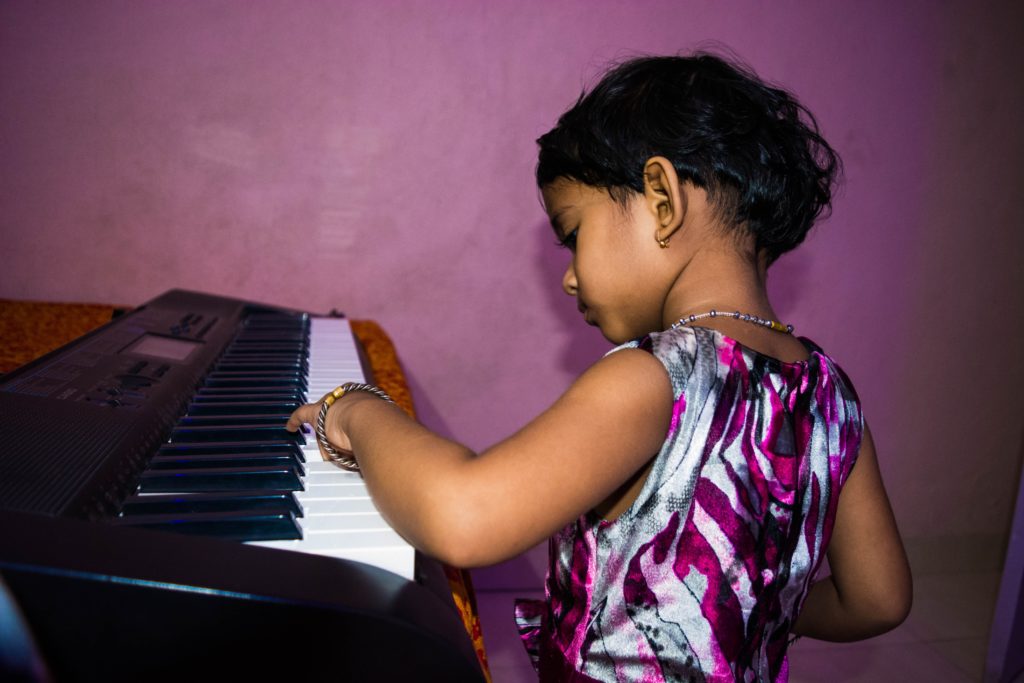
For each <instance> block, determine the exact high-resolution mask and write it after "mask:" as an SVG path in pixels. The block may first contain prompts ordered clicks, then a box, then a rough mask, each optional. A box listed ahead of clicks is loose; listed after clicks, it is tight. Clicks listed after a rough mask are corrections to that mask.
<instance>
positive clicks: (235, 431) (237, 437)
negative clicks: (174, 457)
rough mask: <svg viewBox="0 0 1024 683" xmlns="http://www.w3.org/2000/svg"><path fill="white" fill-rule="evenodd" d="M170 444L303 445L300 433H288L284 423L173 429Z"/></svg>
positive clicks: (303, 438)
mask: <svg viewBox="0 0 1024 683" xmlns="http://www.w3.org/2000/svg"><path fill="white" fill-rule="evenodd" d="M170 441H171V443H197V442H198V443H209V442H211V441H291V442H294V443H297V444H300V445H305V443H306V439H305V437H303V435H302V432H301V431H299V432H289V431H288V430H287V429H285V428H284V423H283V422H282V423H280V424H277V425H259V424H253V425H233V426H229V427H175V428H174V429H173V430H172V431H171V438H170Z"/></svg>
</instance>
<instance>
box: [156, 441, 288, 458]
mask: <svg viewBox="0 0 1024 683" xmlns="http://www.w3.org/2000/svg"><path fill="white" fill-rule="evenodd" d="M278 452H286V453H290V454H292V455H294V456H295V457H296V458H298V459H299V460H304V459H305V454H304V453H303V452H302V448H301V447H300V446H299V444H298V443H297V442H295V441H293V440H292V441H275V440H270V441H227V442H215V443H165V444H164V445H163V446H161V447H160V450H159V451H157V456H159V457H162V456H174V455H231V454H233V453H278Z"/></svg>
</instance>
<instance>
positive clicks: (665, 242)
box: [655, 237, 668, 249]
mask: <svg viewBox="0 0 1024 683" xmlns="http://www.w3.org/2000/svg"><path fill="white" fill-rule="evenodd" d="M655 239H657V238H655ZM658 246H659V247H661V248H662V249H668V238H667V237H666V238H665V239H660V240H658Z"/></svg>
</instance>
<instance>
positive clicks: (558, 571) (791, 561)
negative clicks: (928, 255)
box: [516, 327, 863, 683]
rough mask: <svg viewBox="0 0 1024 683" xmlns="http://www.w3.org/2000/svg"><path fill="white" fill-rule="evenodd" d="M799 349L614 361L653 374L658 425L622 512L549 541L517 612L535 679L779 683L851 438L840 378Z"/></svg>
mask: <svg viewBox="0 0 1024 683" xmlns="http://www.w3.org/2000/svg"><path fill="white" fill-rule="evenodd" d="M801 341H802V342H803V343H804V345H805V346H806V347H807V348H808V350H809V351H810V357H809V358H808V359H807V360H806V361H801V362H796V363H783V362H781V361H779V360H776V359H774V358H770V357H768V356H764V355H762V354H759V353H757V352H756V351H753V350H751V349H748V348H746V347H744V346H742V345H741V344H740V343H739V342H737V341H735V340H733V339H730V338H729V337H726V336H724V335H722V334H721V333H719V332H717V331H714V330H710V329H707V328H701V327H680V328H678V329H676V330H668V331H665V332H660V333H655V334H651V335H649V336H647V337H644V338H642V339H640V340H636V341H633V342H629V343H627V344H624V345H623V346H620V347H618V349H615V351H617V350H619V349H622V348H641V349H646V350H648V351H650V352H651V353H653V354H654V356H655V357H657V358H658V359H659V360H660V361H661V362H662V363H663V364H664V366H665V368H666V370H667V371H668V374H669V377H670V379H671V383H672V389H673V396H674V398H675V401H674V407H673V412H672V420H671V425H670V427H669V430H668V435H667V438H666V439H665V443H664V444H663V446H662V448H661V450H660V452H659V453H658V455H657V456H656V457H655V460H654V462H653V465H652V469H651V471H650V474H649V475H648V477H647V480H646V482H645V484H644V486H643V488H642V489H641V491H640V494H639V495H638V496H637V498H636V500H635V501H634V502H633V504H632V505H631V506H630V508H629V509H628V510H627V511H626V512H624V513H623V514H622V515H621V516H620V517H619V518H617V519H616V520H613V521H605V520H602V519H600V518H599V517H598V516H597V515H596V514H594V513H593V512H589V513H587V514H584V515H583V516H581V517H580V518H579V519H578V520H576V521H575V522H574V523H572V524H570V525H568V526H567V527H566V528H565V529H563V530H562V531H560V532H559V533H557V534H556V535H555V536H553V537H552V538H551V540H550V542H549V566H548V573H547V579H546V581H545V592H546V596H547V599H546V600H545V601H539V600H537V601H525V600H520V601H517V603H516V621H517V623H518V626H519V631H520V635H521V637H522V638H523V641H524V644H525V645H526V648H527V652H528V653H529V654H530V656H531V658H532V659H533V661H534V666H535V667H536V668H537V670H538V673H539V674H540V679H541V680H542V681H546V680H550V681H591V680H599V681H623V682H625V681H629V682H630V683H633V682H637V681H643V682H660V681H715V682H717V681H730V682H731V681H772V682H776V683H779V682H784V681H786V680H788V664H787V660H786V649H787V647H788V644H789V631H790V628H791V627H792V625H793V622H794V621H795V620H796V617H797V614H798V613H799V612H800V607H801V605H802V604H803V601H804V598H805V597H806V595H807V591H808V589H809V587H810V585H811V580H812V578H813V577H814V574H815V572H816V570H817V568H818V566H819V564H820V563H821V560H822V558H823V556H824V552H825V549H826V546H827V545H828V541H829V537H830V535H831V532H832V527H833V524H834V521H835V515H836V506H837V504H838V502H839V491H840V489H841V488H842V486H843V484H844V482H845V481H846V478H847V477H848V476H849V473H850V471H851V468H852V467H853V464H854V461H855V460H856V457H857V453H858V450H859V447H860V441H861V434H862V431H863V417H862V414H861V408H860V403H859V400H858V398H857V395H856V393H855V391H854V389H853V386H852V385H851V383H850V381H849V380H848V379H847V377H846V375H845V374H844V373H843V371H842V370H841V369H840V368H839V367H838V366H837V365H836V364H835V363H834V362H833V361H832V359H830V358H829V357H828V356H826V355H825V354H824V353H823V352H822V350H821V349H820V348H819V347H818V346H817V345H815V344H814V343H813V342H811V341H809V340H807V339H803V338H802V339H801ZM612 352H613V353H614V351H612ZM624 428H627V427H626V426H625V425H624Z"/></svg>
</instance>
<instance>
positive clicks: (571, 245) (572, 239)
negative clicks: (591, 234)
mask: <svg viewBox="0 0 1024 683" xmlns="http://www.w3.org/2000/svg"><path fill="white" fill-rule="evenodd" d="M577 232H579V228H577V229H575V230H573V231H571V232H569V233H568V234H567V235H566V236H565V237H563V238H562V239H560V240H557V241H556V242H555V244H557V245H558V246H560V247H562V248H563V249H568V250H569V251H576V233H577Z"/></svg>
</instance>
